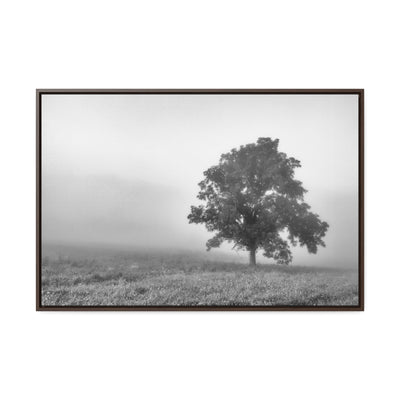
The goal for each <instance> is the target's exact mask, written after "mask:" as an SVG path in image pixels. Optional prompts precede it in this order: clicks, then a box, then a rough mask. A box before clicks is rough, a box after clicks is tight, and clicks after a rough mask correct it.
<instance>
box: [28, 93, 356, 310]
mask: <svg viewBox="0 0 400 400" xmlns="http://www.w3.org/2000/svg"><path fill="white" fill-rule="evenodd" d="M49 94H52V95H56V94H86V95H87V94H130V95H132V94H148V95H152V94H153V95H154V94H169V95H174V94H196V95H201V94H214V95H218V94H224V95H226V94H252V95H262V94H276V95H280V94H314V95H315V94H331V95H335V94H337V95H340V94H353V95H358V160H359V161H358V185H359V186H358V202H359V207H358V217H359V218H358V221H359V227H358V232H359V233H358V239H359V240H358V243H359V250H358V255H359V257H358V260H359V265H358V290H359V296H358V298H359V304H358V305H356V306H315V307H309V306H308V307H304V306H284V307H281V306H279V307H275V306H246V307H243V306H240V307H232V306H190V307H187V306H43V305H42V304H41V258H42V254H41V253H42V222H41V217H42V196H41V189H42V181H41V179H42V148H41V147H42V135H41V125H42V102H41V99H42V95H49ZM36 310H37V311H364V89H37V90H36Z"/></svg>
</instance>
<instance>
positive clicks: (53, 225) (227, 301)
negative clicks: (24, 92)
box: [37, 89, 363, 310]
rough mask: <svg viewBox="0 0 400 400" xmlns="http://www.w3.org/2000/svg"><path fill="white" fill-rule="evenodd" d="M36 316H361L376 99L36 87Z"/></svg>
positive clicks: (356, 94) (309, 93) (338, 93)
mask: <svg viewBox="0 0 400 400" xmlns="http://www.w3.org/2000/svg"><path fill="white" fill-rule="evenodd" d="M37 96H38V97H37V101H38V104H37V107H38V121H37V123H38V126H37V129H38V166H37V167H38V218H39V221H38V266H37V268H38V276H37V280H38V282H37V290H38V293H37V301H38V309H39V310H40V309H44V310H45V309H55V310H57V309H60V310H61V309H79V308H84V309H95V308H102V309H127V310H129V309H152V308H153V309H158V310H162V309H166V310H168V309H177V310H179V309H203V310H207V309H216V310H219V309H220V310H223V309H230V310H234V309H265V310H268V309H282V310H296V309H307V310H313V309H316V310H318V309H326V310H335V309H340V310H346V309H348V310H360V309H362V308H363V299H362V290H363V288H362V286H363V279H362V278H363V277H362V274H363V260H362V240H363V232H362V229H363V226H362V212H361V211H362V210H361V205H362V197H363V193H362V189H363V188H362V171H363V169H362V168H363V165H362V162H361V155H360V149H362V143H361V142H362V140H363V131H362V130H363V126H362V124H363V117H362V116H363V110H362V107H363V91H362V90H361V89H354V90H350V89H348V90H326V91H323V90H320V91H317V90H315V91H313V90H297V91H296V90H293V91H290V90H286V91H285V90H282V91H279V90H274V91H272V90H271V91H268V90H264V91H263V90H258V91H257V90H236V91H235V90H209V91H207V90H197V91H196V90H192V91H190V90H186V91H185V90H181V91H179V90H164V91H162V90H160V91H157V90H149V91H146V90H141V91H140V90H136V91H135V90H131V91H129V90H125V91H123V90H120V91H118V90H115V91H112V90H108V91H101V90H97V91H96V90H81V91H78V90H77V91H73V90H70V91H68V90H64V91H63V90H59V91H57V90H40V89H39V90H38V91H37Z"/></svg>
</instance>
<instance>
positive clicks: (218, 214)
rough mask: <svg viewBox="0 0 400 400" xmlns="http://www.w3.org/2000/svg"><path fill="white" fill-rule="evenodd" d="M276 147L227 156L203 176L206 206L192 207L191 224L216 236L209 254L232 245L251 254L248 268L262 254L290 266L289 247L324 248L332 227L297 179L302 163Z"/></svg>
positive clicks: (267, 143) (262, 143) (255, 146)
mask: <svg viewBox="0 0 400 400" xmlns="http://www.w3.org/2000/svg"><path fill="white" fill-rule="evenodd" d="M278 144H279V139H275V140H273V139H271V138H259V139H258V140H257V143H251V144H247V145H245V146H240V148H239V149H233V150H231V151H230V152H229V153H226V154H223V155H222V156H221V158H220V161H219V164H218V165H215V166H212V167H210V168H209V169H207V170H206V171H205V172H204V177H205V178H204V179H203V180H202V181H201V182H200V183H199V186H200V192H199V194H198V196H197V197H198V199H200V200H202V201H204V202H205V204H203V205H199V206H192V207H191V213H190V214H189V215H188V219H189V223H196V224H205V226H206V228H207V230H208V231H210V232H216V234H215V236H214V237H212V238H211V239H209V240H208V242H207V244H206V246H207V250H210V249H211V248H213V247H219V246H220V245H221V244H222V242H223V241H228V242H233V243H234V247H236V248H239V249H244V250H248V251H249V252H250V264H255V255H256V252H257V250H258V249H262V250H263V255H264V256H266V257H269V258H273V259H274V260H275V261H276V262H277V263H279V264H289V263H290V262H291V261H292V253H291V250H290V244H291V245H293V246H296V245H297V244H299V245H300V246H306V247H307V249H308V251H309V252H310V253H316V252H317V248H318V246H325V243H324V241H323V240H322V238H323V237H324V236H325V233H326V231H327V229H328V224H327V223H326V222H323V221H321V220H320V218H319V216H318V215H317V214H314V213H312V212H311V211H310V206H309V205H308V204H307V203H305V202H304V194H305V193H306V190H305V189H304V188H303V186H302V182H300V181H298V180H296V179H295V178H294V172H295V169H296V168H299V167H300V166H301V165H300V161H298V160H296V159H294V158H292V157H287V155H286V154H285V153H282V152H279V151H278ZM282 233H285V235H283V237H282V235H281V234H282Z"/></svg>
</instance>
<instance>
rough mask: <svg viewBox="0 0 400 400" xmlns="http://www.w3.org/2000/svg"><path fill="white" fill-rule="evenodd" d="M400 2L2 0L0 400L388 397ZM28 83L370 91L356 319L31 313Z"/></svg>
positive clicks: (395, 345) (395, 331)
mask: <svg viewBox="0 0 400 400" xmlns="http://www.w3.org/2000/svg"><path fill="white" fill-rule="evenodd" d="M396 5H397V2H395V1H381V2H380V3H379V4H378V3H376V2H373V1H365V0H364V1H351V0H345V1H341V0H339V1H336V2H330V3H329V4H328V3H327V2H321V1H318V0H316V1H309V0H304V1H302V2H298V1H280V2H272V1H251V0H249V1H246V2H238V1H232V0H230V1H215V0H212V1H208V0H205V1H202V2H190V1H169V2H166V1H147V2H139V1H118V0H115V1H113V2H104V1H83V0H79V1H74V0H70V1H68V2H54V1H40V0H38V1H35V2H32V1H14V2H7V3H6V2H2V4H1V6H0V37H1V41H2V46H1V55H2V61H1V64H0V68H1V75H0V79H1V88H2V96H1V100H0V101H1V106H0V110H1V133H0V135H1V145H0V163H1V165H0V171H1V182H2V186H1V188H2V196H1V197H0V202H1V204H0V205H1V208H0V210H1V244H2V246H1V249H2V252H1V266H2V269H1V290H0V305H1V309H2V311H1V325H2V329H1V330H0V335H1V340H0V346H1V349H0V354H1V356H0V363H1V367H2V372H1V375H0V376H1V380H2V384H1V386H0V397H2V398H4V399H7V400H9V399H26V398H33V399H36V398H37V399H39V398H40V399H54V398H57V399H71V398H73V399H92V398H94V399H110V398H116V399H127V398H136V399H187V398H190V399H205V398H207V399H243V398H249V399H261V398H270V399H274V400H279V399H293V398H295V399H307V400H312V399H320V398H324V399H327V400H329V399H335V400H336V399H353V398H354V399H356V398H382V399H383V398H385V399H394V398H398V397H399V394H400V393H399V386H398V383H397V379H398V360H399V356H400V350H399V340H398V338H399V337H400V330H399V324H398V321H399V318H398V316H399V300H398V293H399V280H400V268H399V266H398V259H399V257H398V238H397V237H398V232H397V228H398V226H399V216H398V212H397V208H398V195H399V189H398V174H397V171H398V161H397V160H398V149H399V145H400V132H399V124H398V113H399V112H398V108H399V102H398V98H399V96H398V91H399V89H400V80H399V76H398V71H399V67H400V65H399V56H398V51H397V49H398V40H397V38H398V36H399V33H400V32H399V31H400V28H399V25H398V11H397V10H396ZM36 87H42V88H53V87H60V88H97V87H100V88H187V87H194V88H208V87H211V88H213V87H217V88H230V87H235V88H342V87H345V88H346V87H364V88H365V89H366V160H367V164H366V176H367V184H366V197H367V200H366V231H367V235H366V311H365V312H364V313H322V312H321V313H189V312H185V313H37V312H35V306H34V299H35V265H34V264H35V263H34V259H35V206H34V195H35V181H34V177H35V152H34V146H35V92H34V89H35V88H36Z"/></svg>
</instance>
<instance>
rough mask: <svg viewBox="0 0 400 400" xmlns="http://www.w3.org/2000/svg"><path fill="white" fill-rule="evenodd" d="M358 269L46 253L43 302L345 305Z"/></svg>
mask: <svg viewBox="0 0 400 400" xmlns="http://www.w3.org/2000/svg"><path fill="white" fill-rule="evenodd" d="M357 279H358V276H357V272H356V271H354V270H351V271H350V270H345V269H334V268H311V267H293V266H274V265H259V266H256V267H249V266H247V265H244V264H235V263H224V262H211V261H204V260H202V259H201V258H196V257H190V256H188V257H185V256H146V255H144V256H135V257H120V256H112V257H95V258H92V259H88V258H81V259H70V258H63V257H59V258H54V259H49V258H48V257H46V258H45V259H44V260H43V263H42V305H44V306H79V305H84V306H133V305H141V306H143V305H145V306H164V305H170V306H204V305H205V306H248V305H253V306H288V305H290V306H350V305H353V306H354V305H357V304H358V283H357Z"/></svg>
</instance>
